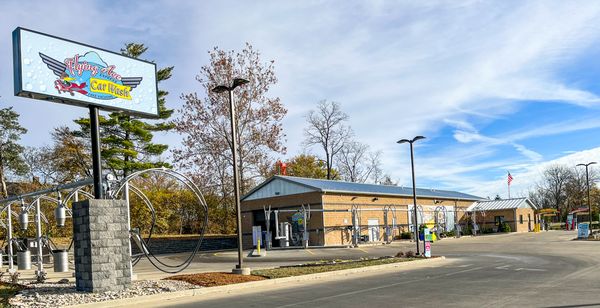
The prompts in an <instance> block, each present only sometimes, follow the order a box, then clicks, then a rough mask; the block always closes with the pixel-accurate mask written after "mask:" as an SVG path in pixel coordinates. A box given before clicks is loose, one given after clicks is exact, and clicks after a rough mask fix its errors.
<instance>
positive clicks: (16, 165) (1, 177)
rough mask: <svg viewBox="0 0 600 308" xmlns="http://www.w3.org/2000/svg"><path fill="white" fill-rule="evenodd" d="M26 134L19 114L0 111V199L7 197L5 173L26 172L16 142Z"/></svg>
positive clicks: (19, 148)
mask: <svg viewBox="0 0 600 308" xmlns="http://www.w3.org/2000/svg"><path fill="white" fill-rule="evenodd" d="M25 133H27V129H25V128H24V127H23V126H21V124H19V114H18V113H16V112H15V111H13V110H12V107H9V108H3V109H0V197H7V196H8V191H7V189H6V172H7V171H11V172H13V173H14V174H17V175H23V174H25V173H26V172H27V165H26V164H25V161H24V160H23V156H22V155H21V153H23V151H24V147H23V146H22V145H20V144H19V143H18V142H19V140H20V139H21V135H23V134H25Z"/></svg>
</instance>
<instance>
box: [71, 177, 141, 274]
mask: <svg viewBox="0 0 600 308" xmlns="http://www.w3.org/2000/svg"><path fill="white" fill-rule="evenodd" d="M123 189H124V191H123V196H124V197H125V202H126V203H127V232H128V233H129V241H128V243H129V254H130V255H131V214H130V213H131V208H130V206H129V181H127V182H125V187H124V188H123ZM75 196H77V195H75ZM129 274H130V277H132V279H133V265H132V264H131V257H130V258H129Z"/></svg>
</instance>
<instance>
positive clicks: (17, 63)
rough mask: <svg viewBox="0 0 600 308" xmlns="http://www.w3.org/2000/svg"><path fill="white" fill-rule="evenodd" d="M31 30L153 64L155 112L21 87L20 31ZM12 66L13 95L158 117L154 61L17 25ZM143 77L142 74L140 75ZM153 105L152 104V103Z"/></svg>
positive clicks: (156, 78) (14, 35)
mask: <svg viewBox="0 0 600 308" xmlns="http://www.w3.org/2000/svg"><path fill="white" fill-rule="evenodd" d="M24 31H26V32H31V33H33V34H36V35H42V36H46V37H49V38H51V39H55V40H59V41H63V42H67V43H70V44H75V45H79V46H81V47H84V48H90V49H91V50H92V51H93V50H97V51H101V52H103V53H108V54H112V55H115V56H118V57H122V58H127V59H129V60H133V61H138V62H143V63H146V64H150V65H153V66H154V81H155V82H154V83H155V85H154V89H155V90H154V91H155V93H156V97H155V98H153V99H154V100H155V102H156V107H154V108H155V110H156V113H149V112H143V111H139V110H132V109H128V108H125V107H115V106H110V105H105V104H101V103H93V102H90V101H86V100H84V99H78V98H66V97H62V96H55V95H51V94H43V93H39V92H36V91H31V90H27V89H23V67H22V65H21V33H22V32H24ZM12 36H13V68H14V70H13V71H14V92H15V96H20V97H27V98H32V99H39V100H45V101H52V102H56V103H60V104H66V105H73V106H79V107H89V106H94V107H98V108H100V109H102V110H107V111H120V112H124V113H127V114H131V115H135V116H140V117H144V118H158V115H159V102H158V73H157V70H156V63H153V62H150V61H146V60H141V59H136V58H132V57H128V56H125V55H122V54H120V53H117V52H113V51H110V50H106V49H103V48H99V47H96V46H91V45H88V44H84V43H80V42H76V41H73V40H69V39H65V38H61V37H57V36H54V35H50V34H46V33H42V32H39V31H34V30H30V29H26V28H22V27H17V28H16V29H15V30H14V31H13V33H12ZM142 77H143V76H142ZM153 105H154V104H153Z"/></svg>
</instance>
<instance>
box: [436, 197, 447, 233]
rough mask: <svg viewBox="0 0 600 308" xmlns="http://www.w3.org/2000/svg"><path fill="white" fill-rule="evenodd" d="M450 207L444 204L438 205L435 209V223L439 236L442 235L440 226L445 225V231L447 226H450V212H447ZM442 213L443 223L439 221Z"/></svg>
mask: <svg viewBox="0 0 600 308" xmlns="http://www.w3.org/2000/svg"><path fill="white" fill-rule="evenodd" d="M447 211H448V209H447V208H446V207H445V206H443V205H438V206H437V207H436V208H435V210H434V215H435V216H434V217H435V225H436V231H437V233H438V234H437V236H438V237H439V235H440V227H441V226H443V230H444V232H446V227H447V226H448V213H447ZM440 213H442V215H443V219H442V221H443V222H442V223H440V222H439V220H440V217H439V214H440Z"/></svg>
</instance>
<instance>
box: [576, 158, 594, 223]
mask: <svg viewBox="0 0 600 308" xmlns="http://www.w3.org/2000/svg"><path fill="white" fill-rule="evenodd" d="M595 163H596V162H595V161H593V162H589V163H587V164H577V166H582V167H585V183H586V185H587V203H588V216H589V222H590V225H589V230H590V231H591V230H592V202H591V200H590V174H589V172H588V167H589V166H590V165H594V164H595Z"/></svg>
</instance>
